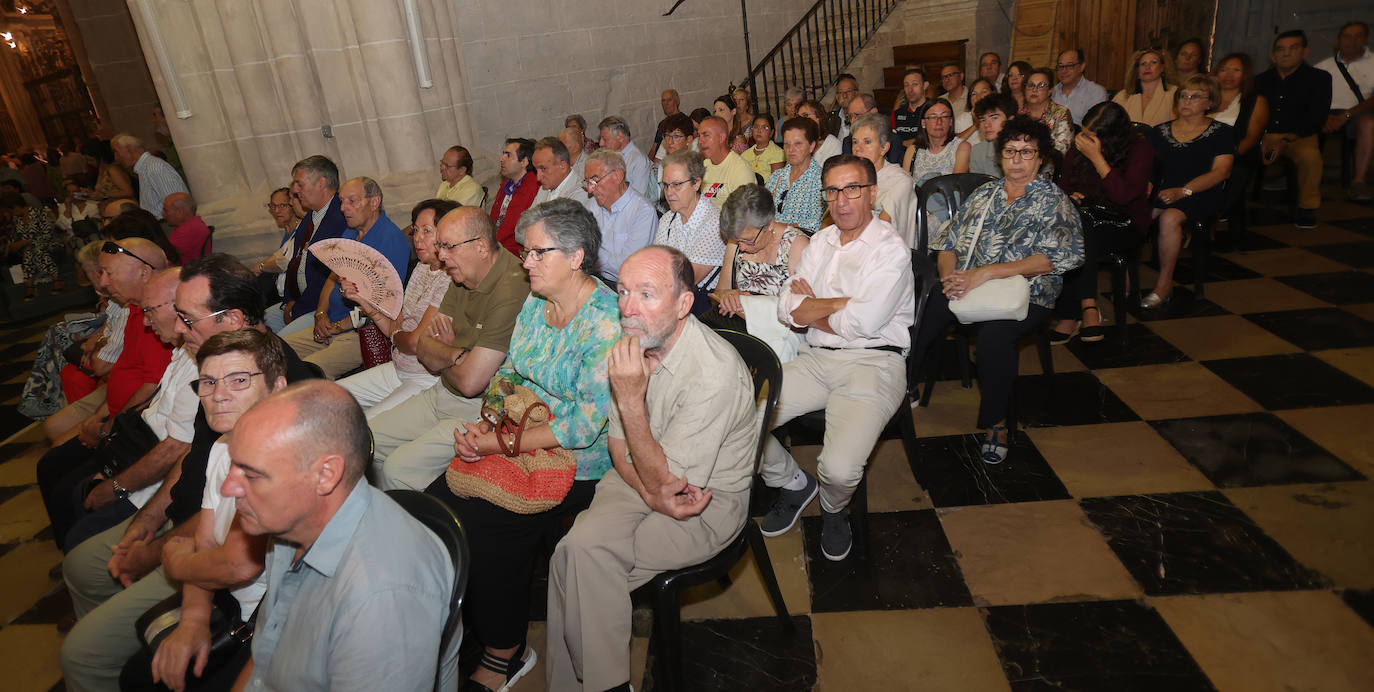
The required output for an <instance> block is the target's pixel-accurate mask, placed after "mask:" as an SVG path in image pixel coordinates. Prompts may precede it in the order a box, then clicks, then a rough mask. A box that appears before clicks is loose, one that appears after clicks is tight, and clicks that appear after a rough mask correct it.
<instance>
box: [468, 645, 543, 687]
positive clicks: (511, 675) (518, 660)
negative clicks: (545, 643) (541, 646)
mask: <svg viewBox="0 0 1374 692" xmlns="http://www.w3.org/2000/svg"><path fill="white" fill-rule="evenodd" d="M526 654H529V655H528V656H526ZM538 661H539V655H538V654H536V653H535V652H534V649H528V648H526V647H525V645H524V644H521V645H520V648H519V649H516V650H515V654H514V655H512V656H511V657H510V658H501V657H499V656H494V655H492V653H491V652H489V651H486V650H483V651H482V659H481V660H480V661H478V663H477V665H479V666H481V667H483V668H486V669H487V670H489V671H491V672H493V673H496V674H497V675H504V676H505V677H506V682H505V684H503V685H501V686H500V687H498V688H496V689H494V690H493V689H491V688H490V687H487V686H486V685H483V684H482V683H480V682H477V681H476V680H473V679H471V678H468V680H467V682H464V683H463V687H462V692H507V690H509V689H510V688H511V687H512V686H514V685H515V683H516V681H518V680H519V679H520V678H523V677H525V674H526V673H529V672H530V671H532V670H534V664H535V663H537V662H538Z"/></svg>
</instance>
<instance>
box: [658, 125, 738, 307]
mask: <svg viewBox="0 0 1374 692" xmlns="http://www.w3.org/2000/svg"><path fill="white" fill-rule="evenodd" d="M705 177H706V164H705V162H704V161H703V160H702V157H701V154H699V153H697V152H695V151H692V150H690V149H688V150H685V151H677V152H673V153H672V154H669V155H668V156H667V157H666V158H664V159H663V182H662V188H663V198H664V200H665V201H667V203H668V211H667V212H666V213H665V214H664V215H663V217H662V218H660V219H659V221H658V232H657V233H655V234H654V244H655V245H667V246H669V247H673V248H677V249H678V250H681V251H682V254H684V255H687V259H688V260H690V261H691V262H692V277H693V279H694V280H695V281H696V293H697V303H696V305H694V306H693V312H695V313H697V314H701V313H703V312H705V311H706V309H707V308H708V307H710V300H709V299H708V298H707V297H706V295H707V294H706V292H707V291H710V290H711V289H712V288H715V286H716V279H717V278H719V276H720V265H721V263H722V262H723V261H724V259H725V244H724V243H722V242H721V240H720V210H718V209H717V208H716V205H714V204H711V203H710V202H709V201H708V202H705V203H704V204H703V200H702V199H701V181H702V179H704V178H705Z"/></svg>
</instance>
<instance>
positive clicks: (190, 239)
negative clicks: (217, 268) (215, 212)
mask: <svg viewBox="0 0 1374 692" xmlns="http://www.w3.org/2000/svg"><path fill="white" fill-rule="evenodd" d="M167 239H168V240H170V241H172V246H173V247H175V248H176V249H177V252H178V253H180V254H181V263H182V264H186V263H187V262H190V261H191V260H193V259H195V258H197V257H200V256H201V255H205V254H209V253H210V251H211V250H210V243H209V242H207V241H208V240H209V239H210V227H209V226H206V225H205V221H204V220H203V219H201V218H200V217H199V216H192V217H191V218H190V219H189V220H187V221H186V223H183V224H181V225H180V226H177V227H176V228H173V229H172V234H171V235H170V236H167Z"/></svg>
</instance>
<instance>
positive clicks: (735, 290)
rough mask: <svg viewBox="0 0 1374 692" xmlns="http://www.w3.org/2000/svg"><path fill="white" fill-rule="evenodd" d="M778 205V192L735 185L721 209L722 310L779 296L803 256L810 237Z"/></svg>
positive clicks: (732, 313) (738, 313)
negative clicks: (743, 299) (750, 298)
mask: <svg viewBox="0 0 1374 692" xmlns="http://www.w3.org/2000/svg"><path fill="white" fill-rule="evenodd" d="M808 122H809V121H808ZM817 165H819V164H817ZM775 209H776V207H775V206H774V205H773V195H771V194H769V193H768V190H767V189H766V188H762V187H759V186H758V185H744V186H741V187H739V188H736V189H735V191H734V192H731V193H730V196H729V197H728V198H726V200H725V207H724V208H723V209H721V210H720V238H721V240H723V241H725V243H726V245H725V265H724V267H722V269H721V274H720V284H719V286H717V288H716V293H715V296H716V299H717V301H718V302H719V303H720V306H719V310H720V314H722V315H725V316H727V317H743V316H744V307H743V306H742V305H740V300H739V298H740V296H741V295H765V296H776V295H777V294H778V291H780V290H781V289H782V282H783V281H786V280H787V277H789V276H792V267H795V266H797V263H798V262H800V261H801V255H802V251H803V250H805V249H806V244H807V243H809V242H810V241H811V238H810V237H809V236H807V235H806V234H805V233H802V232H801V231H800V230H798V229H797V228H796V227H795V226H789V225H787V224H785V223H782V222H780V221H778V220H777V219H776V218H775V217H774V210H775Z"/></svg>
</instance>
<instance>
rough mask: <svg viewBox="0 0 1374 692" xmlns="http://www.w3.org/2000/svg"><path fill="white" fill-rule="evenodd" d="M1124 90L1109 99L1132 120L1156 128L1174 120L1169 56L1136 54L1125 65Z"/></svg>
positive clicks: (1149, 53)
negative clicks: (1118, 105) (1155, 126)
mask: <svg viewBox="0 0 1374 692" xmlns="http://www.w3.org/2000/svg"><path fill="white" fill-rule="evenodd" d="M1126 64H1127V65H1129V67H1127V68H1126V78H1125V79H1124V80H1123V82H1124V83H1125V84H1126V88H1125V89H1122V90H1121V91H1118V92H1116V96H1115V97H1114V98H1113V99H1112V100H1113V101H1115V102H1117V103H1118V104H1120V105H1121V107H1122V108H1125V109H1126V114H1127V115H1129V116H1131V120H1133V121H1135V122H1138V123H1145V124H1146V125H1151V126H1153V125H1158V124H1160V123H1162V122H1165V121H1168V120H1172V119H1173V117H1174V92H1175V91H1177V90H1178V88H1177V87H1175V86H1174V84H1175V83H1176V82H1175V79H1176V78H1175V77H1174V66H1173V63H1172V62H1170V60H1169V54H1168V53H1163V52H1160V51H1157V50H1154V49H1150V48H1147V49H1145V50H1138V51H1136V52H1135V55H1132V56H1131V60H1130V62H1128V63H1126Z"/></svg>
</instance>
